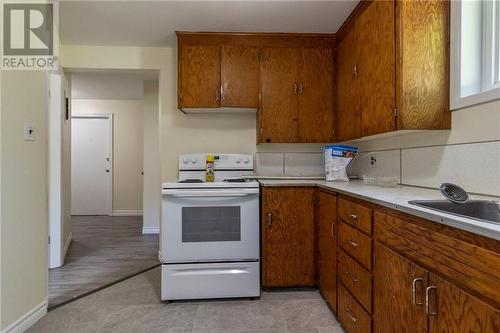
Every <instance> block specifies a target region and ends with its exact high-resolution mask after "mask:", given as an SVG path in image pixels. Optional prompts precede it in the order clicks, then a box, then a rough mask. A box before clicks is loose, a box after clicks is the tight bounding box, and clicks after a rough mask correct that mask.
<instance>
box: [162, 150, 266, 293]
mask: <svg viewBox="0 0 500 333" xmlns="http://www.w3.org/2000/svg"><path fill="white" fill-rule="evenodd" d="M206 155H207V154H192V155H182V156H180V157H179V181H178V182H172V183H163V184H162V195H163V202H162V214H163V215H162V226H161V241H160V258H161V261H162V286H161V297H162V300H167V301H170V300H180V299H203V298H230V297H258V296H260V268H259V265H260V264H259V261H260V255H259V253H260V252H259V184H258V182H256V181H254V180H245V179H243V178H242V176H243V175H245V174H251V173H253V158H252V156H251V155H240V154H212V155H214V156H215V162H214V170H215V172H214V174H215V181H214V182H212V183H206V182H204V179H205V161H206Z"/></svg>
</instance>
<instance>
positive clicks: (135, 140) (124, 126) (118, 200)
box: [71, 99, 143, 213]
mask: <svg viewBox="0 0 500 333" xmlns="http://www.w3.org/2000/svg"><path fill="white" fill-rule="evenodd" d="M71 108H72V112H73V114H103V113H108V114H109V113H112V114H113V115H114V119H113V122H114V123H113V211H114V212H116V213H118V212H119V211H137V210H139V211H140V210H142V176H141V172H142V160H143V146H142V143H143V137H142V136H143V119H142V118H143V101H142V99H136V100H124V99H122V100H104V99H72V101H71Z"/></svg>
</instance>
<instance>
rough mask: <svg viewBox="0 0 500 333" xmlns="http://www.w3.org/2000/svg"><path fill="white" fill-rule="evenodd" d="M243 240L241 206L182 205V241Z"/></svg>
mask: <svg viewBox="0 0 500 333" xmlns="http://www.w3.org/2000/svg"><path fill="white" fill-rule="evenodd" d="M234 241H241V214H240V207H239V206H220V207H182V242H183V243H190V242H234Z"/></svg>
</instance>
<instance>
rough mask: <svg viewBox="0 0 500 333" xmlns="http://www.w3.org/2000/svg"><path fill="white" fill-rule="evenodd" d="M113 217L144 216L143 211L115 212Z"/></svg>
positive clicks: (123, 210) (127, 210) (125, 210)
mask: <svg viewBox="0 0 500 333" xmlns="http://www.w3.org/2000/svg"><path fill="white" fill-rule="evenodd" d="M113 216H142V209H137V210H134V209H121V210H113Z"/></svg>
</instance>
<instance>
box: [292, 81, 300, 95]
mask: <svg viewBox="0 0 500 333" xmlns="http://www.w3.org/2000/svg"><path fill="white" fill-rule="evenodd" d="M298 88H299V86H298V85H297V82H294V83H293V94H294V95H297V90H298Z"/></svg>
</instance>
